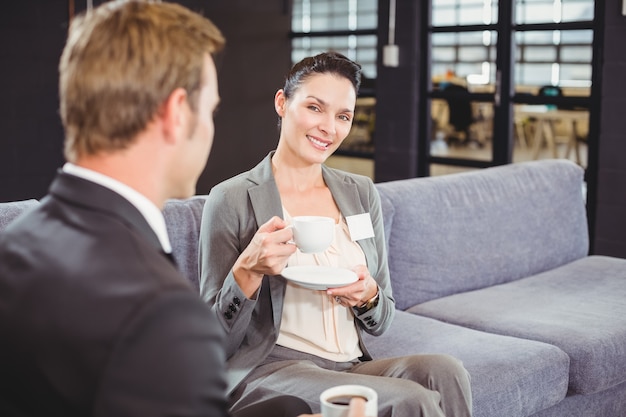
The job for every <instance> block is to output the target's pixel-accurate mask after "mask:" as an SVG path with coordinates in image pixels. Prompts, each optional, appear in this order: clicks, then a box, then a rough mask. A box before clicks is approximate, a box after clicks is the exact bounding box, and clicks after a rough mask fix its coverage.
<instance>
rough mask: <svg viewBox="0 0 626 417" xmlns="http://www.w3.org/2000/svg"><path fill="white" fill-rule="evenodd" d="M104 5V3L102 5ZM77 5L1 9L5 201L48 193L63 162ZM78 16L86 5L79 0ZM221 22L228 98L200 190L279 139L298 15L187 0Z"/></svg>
mask: <svg viewBox="0 0 626 417" xmlns="http://www.w3.org/2000/svg"><path fill="white" fill-rule="evenodd" d="M102 2H103V0H96V1H94V4H96V5H97V4H100V3H102ZM68 3H69V2H68V0H21V1H19V2H16V1H14V2H10V3H8V4H6V5H3V6H2V12H1V13H0V62H2V66H1V67H0V91H2V92H3V93H4V96H3V100H2V101H1V103H2V104H0V106H1V107H0V132H1V133H0V201H12V200H20V199H27V198H37V199H40V198H41V197H43V196H44V195H45V194H46V192H47V189H48V186H49V184H50V181H51V180H52V178H53V176H54V174H55V172H56V170H57V169H58V168H59V167H61V166H62V164H63V162H64V158H63V153H62V149H63V129H62V126H61V122H60V118H59V114H58V70H57V66H58V62H59V58H60V56H61V52H62V49H63V45H64V42H65V37H66V34H67V24H68V21H69V8H68ZM75 3H76V9H77V11H81V10H84V8H85V3H86V1H82V0H76V1H75ZM179 3H181V4H184V5H185V6H187V7H189V8H191V9H193V10H196V11H198V12H202V13H203V14H204V15H205V16H207V17H209V18H211V19H212V20H213V21H214V22H215V23H216V24H217V25H218V26H219V27H220V29H222V31H223V32H224V34H225V36H226V38H227V47H226V50H225V51H224V52H223V53H222V54H221V55H220V56H219V57H218V60H217V65H218V71H219V74H218V78H219V84H220V95H221V98H222V102H221V105H220V110H219V111H218V113H217V115H216V120H215V125H216V126H215V128H216V133H215V142H214V146H213V150H212V152H211V156H210V157H209V161H208V164H207V168H206V170H205V172H204V173H203V174H202V176H201V178H200V180H199V182H198V187H197V192H198V193H199V194H202V193H206V192H208V191H209V189H210V188H211V186H213V185H214V184H215V183H217V182H219V181H221V180H223V179H225V178H228V177H231V176H233V175H235V174H237V173H239V172H242V171H244V170H247V169H249V168H251V167H252V166H253V165H255V164H256V163H257V162H258V161H259V160H260V159H262V158H263V157H264V156H265V155H266V154H267V152H268V151H269V150H271V149H273V148H274V147H275V145H276V143H277V140H278V134H277V130H276V120H277V116H276V113H275V111H274V107H273V99H274V93H275V92H276V90H277V89H279V88H281V87H282V84H283V77H284V74H285V73H286V72H287V71H288V69H289V67H290V64H291V59H290V51H291V46H290V44H291V43H290V40H289V37H288V33H289V30H290V28H291V20H290V17H289V11H288V10H287V9H286V6H285V5H286V3H287V2H285V1H283V0H265V1H263V2H259V1H255V0H222V1H219V0H213V1H207V0H180V1H179Z"/></svg>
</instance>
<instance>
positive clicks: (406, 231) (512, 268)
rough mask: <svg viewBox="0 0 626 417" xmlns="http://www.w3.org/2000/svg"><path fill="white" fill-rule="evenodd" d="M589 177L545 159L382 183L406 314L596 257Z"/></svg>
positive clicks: (400, 303)
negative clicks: (586, 187) (586, 190)
mask: <svg viewBox="0 0 626 417" xmlns="http://www.w3.org/2000/svg"><path fill="white" fill-rule="evenodd" d="M582 179H583V170H582V169H581V168H580V167H579V166H577V165H576V164H574V163H573V162H570V161H567V160H541V161H532V162H524V163H517V164H510V165H504V166H499V167H493V168H487V169H482V170H480V171H474V172H466V173H460V174H450V175H443V176H438V177H429V178H415V179H409V180H399V181H391V182H387V183H378V184H376V186H377V188H378V191H379V193H380V195H381V200H382V208H383V216H384V221H385V228H386V234H387V235H388V244H389V251H388V252H389V269H390V273H391V281H392V286H393V290H394V296H395V298H396V302H397V307H398V308H399V309H401V310H404V309H407V308H408V307H411V306H413V305H416V304H419V303H423V302H425V301H428V300H432V299H436V298H440V297H445V296H447V295H451V294H456V293H459V292H464V291H469V290H474V289H479V288H484V287H489V286H492V285H495V284H501V283H505V282H509V281H514V280H516V279H520V278H523V277H527V276H529V275H533V274H536V273H538V272H542V271H546V270H549V269H552V268H555V267H557V266H560V265H563V264H566V263H568V262H571V261H573V260H575V259H579V258H581V257H583V256H585V255H586V254H587V251H588V244H589V240H588V235H587V220H586V211H585V205H584V200H583V194H582Z"/></svg>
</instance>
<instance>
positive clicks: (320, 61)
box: [283, 52, 361, 99]
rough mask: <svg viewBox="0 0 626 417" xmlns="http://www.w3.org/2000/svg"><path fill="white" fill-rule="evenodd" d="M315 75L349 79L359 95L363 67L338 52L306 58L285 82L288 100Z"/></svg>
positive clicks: (290, 73)
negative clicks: (329, 75)
mask: <svg viewBox="0 0 626 417" xmlns="http://www.w3.org/2000/svg"><path fill="white" fill-rule="evenodd" d="M314 74H335V75H338V76H340V77H343V78H346V79H348V80H349V81H350V82H351V83H352V85H353V86H354V90H355V92H356V93H357V95H358V94H359V87H360V85H361V66H360V65H359V64H357V63H356V62H354V61H352V60H350V59H348V58H346V57H345V56H343V55H341V54H340V53H337V52H323V53H321V54H318V55H315V56H311V57H307V58H304V59H303V60H301V61H300V62H298V63H297V64H295V65H294V66H293V67H292V68H291V70H290V71H289V73H288V74H287V77H286V80H285V86H284V87H283V91H284V92H285V97H286V98H287V99H289V98H291V96H292V94H293V93H294V91H296V90H297V89H298V87H299V86H300V84H302V83H303V82H304V81H306V79H307V78H309V77H310V76H312V75H314Z"/></svg>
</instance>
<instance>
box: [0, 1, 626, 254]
mask: <svg viewBox="0 0 626 417" xmlns="http://www.w3.org/2000/svg"><path fill="white" fill-rule="evenodd" d="M176 1H177V2H179V3H181V4H184V5H185V6H188V7H190V8H192V9H194V10H197V11H200V12H203V13H204V14H206V15H207V16H209V17H210V18H211V19H213V20H214V21H215V22H216V23H217V24H218V25H219V26H220V28H221V29H222V30H223V31H224V33H225V35H226V37H227V39H228V45H227V49H226V51H225V52H224V53H223V54H222V55H221V56H220V58H219V59H218V66H219V67H220V90H221V91H220V92H221V95H222V100H223V101H222V105H221V106H220V111H219V112H218V114H217V116H216V140H215V145H214V150H213V152H212V154H211V157H210V159H209V163H208V166H207V169H206V170H205V172H204V173H203V175H202V177H201V179H200V181H199V184H198V189H197V193H199V194H203V193H206V192H208V191H209V189H210V187H211V186H212V185H214V184H215V183H217V182H218V181H221V180H223V179H225V178H228V177H230V176H232V175H235V174H237V173H239V172H242V171H244V170H247V169H249V168H250V167H251V166H253V165H254V164H255V163H256V162H257V161H258V160H259V159H261V158H262V157H263V156H264V155H265V154H266V153H267V152H268V151H269V150H271V149H273V148H274V146H275V145H276V141H277V129H276V121H277V117H276V115H275V113H274V109H273V95H274V93H275V91H276V89H278V88H280V87H281V86H282V84H283V76H284V74H285V72H286V71H287V70H288V69H289V67H290V66H291V64H292V62H295V61H297V60H299V59H300V58H302V57H303V56H306V55H311V54H314V53H317V52H319V51H322V50H328V49H333V50H338V51H340V52H342V53H344V54H346V55H347V56H349V57H350V58H353V59H355V60H357V61H358V62H359V63H361V65H362V66H363V69H364V75H365V79H364V83H363V88H362V91H361V95H360V97H359V100H358V103H357V112H356V115H355V120H354V126H353V129H352V132H351V134H350V136H349V137H348V138H347V139H346V141H345V144H344V146H342V148H341V149H340V150H339V151H338V152H337V154H336V156H333V157H332V158H331V159H330V160H329V164H330V165H333V166H336V167H339V168H343V169H347V170H350V171H353V172H357V173H362V174H365V175H369V176H371V177H372V178H373V179H374V180H375V181H389V180H394V179H401V178H410V177H420V176H429V175H443V174H448V173H453V172H460V171H467V170H476V169H482V168H486V167H489V166H493V165H501V164H506V163H511V162H517V161H524V160H533V159H541V158H553V157H557V158H568V159H570V160H572V161H574V162H575V163H578V164H580V165H581V166H583V167H584V168H585V169H586V189H585V190H582V192H583V193H584V196H585V198H586V199H587V209H588V214H589V230H590V233H591V244H592V248H591V251H592V253H596V254H607V255H613V256H620V257H626V163H625V162H626V137H625V135H624V120H625V117H624V115H623V113H624V111H623V109H624V108H626V83H624V82H623V80H622V77H623V75H622V74H624V70H625V69H626V48H625V47H624V45H623V42H624V41H623V40H624V39H626V16H624V14H623V13H624V12H623V6H624V5H623V2H622V0H605V1H600V0H598V1H594V0H513V1H511V0H500V1H498V0H430V1H423V0H358V1H357V0H264V1H262V2H259V1H254V0H176ZM103 2H104V1H98V0H22V1H19V2H17V1H13V2H7V3H6V4H3V5H2V6H1V7H2V12H0V58H1V60H2V67H1V69H0V86H1V88H2V91H3V93H4V97H3V98H4V100H2V104H0V106H2V107H1V111H0V128H1V131H2V134H1V137H0V184H1V186H0V201H11V200H19V199H26V198H41V197H42V196H43V195H44V194H45V192H46V190H47V187H48V185H49V183H50V181H51V179H52V177H53V175H54V172H55V170H56V169H57V168H59V167H60V166H61V165H62V163H63V157H62V142H63V132H62V128H61V124H60V121H59V117H58V104H57V91H58V90H57V74H58V72H57V65H58V59H59V56H60V53H61V50H62V47H63V43H64V40H65V35H66V32H67V26H68V24H69V21H70V20H71V18H72V16H74V15H75V14H76V13H80V12H82V11H84V10H86V9H87V8H89V7H90V6H92V5H97V4H100V3H103ZM563 215H565V216H566V215H567V213H563ZM485 232H486V233H487V231H485Z"/></svg>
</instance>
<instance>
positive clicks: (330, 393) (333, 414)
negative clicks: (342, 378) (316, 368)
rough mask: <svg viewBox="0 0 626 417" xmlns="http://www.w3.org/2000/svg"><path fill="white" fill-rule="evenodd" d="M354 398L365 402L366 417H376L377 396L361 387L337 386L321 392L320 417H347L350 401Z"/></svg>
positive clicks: (366, 388) (368, 389)
mask: <svg viewBox="0 0 626 417" xmlns="http://www.w3.org/2000/svg"><path fill="white" fill-rule="evenodd" d="M354 397H361V398H363V399H364V400H365V416H366V417H378V394H377V393H376V391H374V390H373V389H372V388H369V387H366V386H363V385H338V386H336V387H332V388H328V389H327V390H326V391H324V392H322V394H321V395H320V403H321V404H322V417H347V416H348V412H349V411H350V406H349V404H350V400H351V399H352V398H354Z"/></svg>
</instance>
